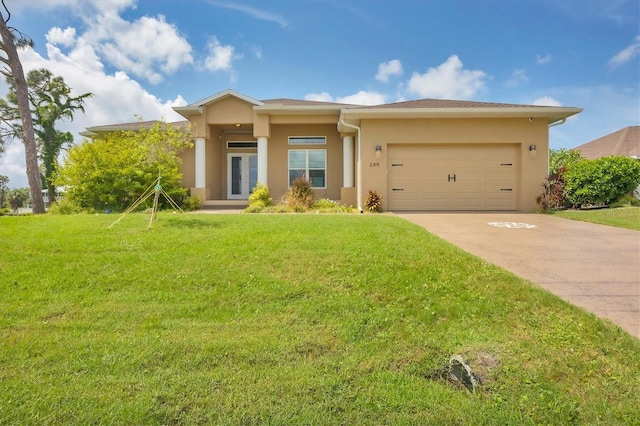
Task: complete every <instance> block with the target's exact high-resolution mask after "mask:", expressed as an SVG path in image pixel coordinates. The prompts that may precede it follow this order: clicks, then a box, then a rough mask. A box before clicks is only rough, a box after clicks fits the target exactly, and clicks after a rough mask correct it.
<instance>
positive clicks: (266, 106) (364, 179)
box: [87, 90, 582, 211]
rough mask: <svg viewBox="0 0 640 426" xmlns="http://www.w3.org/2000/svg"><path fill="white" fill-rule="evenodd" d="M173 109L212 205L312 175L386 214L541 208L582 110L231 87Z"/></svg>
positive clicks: (280, 190) (279, 190)
mask: <svg viewBox="0 0 640 426" xmlns="http://www.w3.org/2000/svg"><path fill="white" fill-rule="evenodd" d="M174 110H175V111H176V112H178V113H179V114H180V115H182V116H183V117H184V118H185V119H186V120H188V122H190V123H191V125H192V128H193V129H194V136H195V144H194V148H193V149H190V150H187V151H185V152H184V153H183V154H182V158H183V164H182V173H183V183H184V185H185V186H186V187H188V188H191V193H192V194H199V195H200V196H201V197H202V199H203V200H204V204H205V205H216V204H218V205H223V204H224V203H228V202H238V201H237V200H245V202H246V200H247V198H248V196H249V194H250V191H251V189H252V188H253V187H254V186H255V185H256V183H262V184H264V185H266V186H268V187H269V189H270V190H271V193H272V196H273V198H274V199H279V198H280V197H281V196H282V195H284V193H285V192H286V191H287V189H288V187H289V185H290V183H291V182H292V181H293V180H294V179H295V178H296V177H297V176H305V177H306V178H307V179H309V180H310V181H311V183H312V186H313V188H314V192H315V196H316V199H318V198H329V199H332V200H335V201H339V202H341V203H342V204H347V205H353V206H356V207H358V208H360V209H362V207H363V203H364V201H365V200H366V196H367V194H368V191H369V190H374V191H377V192H378V193H379V194H380V195H381V196H382V198H383V199H384V206H383V207H384V209H386V210H471V211H476V210H477V211H480V210H513V211H533V210H535V209H536V207H537V205H536V197H537V196H538V195H539V194H540V191H541V186H540V185H541V183H542V181H543V180H544V179H545V177H546V175H547V167H548V164H547V162H548V148H549V127H550V126H553V125H557V124H561V123H563V122H564V121H565V120H566V118H567V117H569V116H571V115H574V114H577V113H579V112H580V111H582V109H580V108H568V107H551V106H549V107H547V106H531V105H513V104H499V103H486V102H470V101H451V100H440V99H423V100H415V101H407V102H398V103H391V104H384V105H377V106H360V105H346V104H338V103H327V102H314V101H303V100H292V99H270V100H262V101H260V100H256V99H253V98H250V97H248V96H246V95H243V94H240V93H237V92H235V91H232V90H225V91H223V92H220V93H217V94H215V95H212V96H210V97H208V98H205V99H202V100H200V101H198V102H195V103H193V104H191V105H188V106H184V107H175V108H174ZM183 124H184V123H183ZM98 129H99V128H89V129H87V130H88V131H89V133H90V132H92V131H97V130H98Z"/></svg>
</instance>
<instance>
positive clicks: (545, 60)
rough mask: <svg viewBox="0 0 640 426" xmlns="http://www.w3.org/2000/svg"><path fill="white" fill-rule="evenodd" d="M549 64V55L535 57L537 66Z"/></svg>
mask: <svg viewBox="0 0 640 426" xmlns="http://www.w3.org/2000/svg"><path fill="white" fill-rule="evenodd" d="M549 62H551V54H548V55H546V56H542V55H536V63H537V64H538V65H544V64H548V63H549Z"/></svg>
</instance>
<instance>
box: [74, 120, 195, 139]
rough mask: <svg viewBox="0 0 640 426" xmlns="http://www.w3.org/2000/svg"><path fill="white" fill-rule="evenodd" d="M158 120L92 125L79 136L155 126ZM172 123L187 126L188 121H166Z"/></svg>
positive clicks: (177, 125) (176, 125) (175, 125)
mask: <svg viewBox="0 0 640 426" xmlns="http://www.w3.org/2000/svg"><path fill="white" fill-rule="evenodd" d="M158 122H159V120H150V121H134V122H131V123H118V124H107V125H105V126H93V127H87V130H86V131H84V132H80V135H81V136H84V137H94V136H97V135H99V134H105V133H111V132H120V131H127V130H140V129H150V128H152V127H153V126H155V125H156V124H157V123H158ZM168 124H171V125H173V126H174V127H189V121H187V120H183V121H174V122H173V123H168Z"/></svg>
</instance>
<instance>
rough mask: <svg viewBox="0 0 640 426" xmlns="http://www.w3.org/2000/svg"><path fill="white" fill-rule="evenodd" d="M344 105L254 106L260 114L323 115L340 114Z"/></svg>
mask: <svg viewBox="0 0 640 426" xmlns="http://www.w3.org/2000/svg"><path fill="white" fill-rule="evenodd" d="M344 109H345V108H344V107H341V106H337V105H313V106H301V105H278V104H275V105H274V104H264V105H259V106H254V107H253V110H254V111H255V112H256V113H258V114H270V115H323V114H340V113H341V112H342V110H344Z"/></svg>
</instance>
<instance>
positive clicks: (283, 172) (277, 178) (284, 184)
mask: <svg viewBox="0 0 640 426" xmlns="http://www.w3.org/2000/svg"><path fill="white" fill-rule="evenodd" d="M289 136H326V137H327V144H326V145H289V144H288V138H289ZM268 146H269V148H268V150H269V160H268V166H267V168H268V172H269V188H270V190H271V195H272V197H273V199H274V200H279V199H280V198H281V197H282V196H283V195H284V194H285V193H286V192H287V189H288V185H289V166H288V150H289V149H326V150H327V175H326V184H327V189H318V190H315V191H314V192H315V198H316V199H320V198H329V199H332V200H339V199H340V188H341V187H342V140H341V139H340V135H339V133H338V130H337V126H336V124H335V123H333V124H310V125H304V124H272V125H271V138H270V139H269V142H268Z"/></svg>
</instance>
